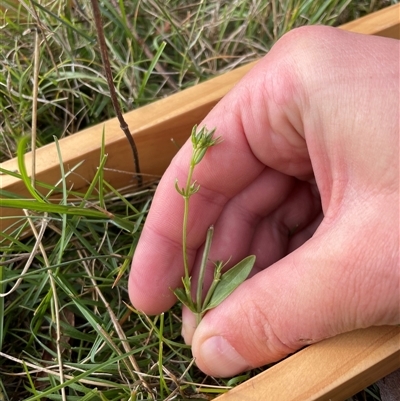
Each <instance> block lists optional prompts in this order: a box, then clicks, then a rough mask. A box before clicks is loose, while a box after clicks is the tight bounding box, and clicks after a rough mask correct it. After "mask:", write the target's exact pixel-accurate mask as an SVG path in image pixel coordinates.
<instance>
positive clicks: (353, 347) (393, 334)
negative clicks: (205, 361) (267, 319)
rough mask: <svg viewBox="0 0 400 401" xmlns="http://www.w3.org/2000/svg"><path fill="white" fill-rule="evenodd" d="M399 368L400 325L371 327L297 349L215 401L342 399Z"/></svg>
mask: <svg viewBox="0 0 400 401" xmlns="http://www.w3.org/2000/svg"><path fill="white" fill-rule="evenodd" d="M398 368H400V327H396V326H384V327H371V328H369V329H365V330H357V331H353V332H350V333H346V334H342V335H339V336H336V337H333V338H330V339H328V340H325V341H322V342H320V343H318V344H314V345H312V346H310V347H308V348H305V349H303V350H302V351H299V352H298V353H296V354H294V355H293V356H291V357H289V358H287V359H285V360H284V361H282V362H280V363H278V364H277V365H275V366H273V367H271V368H269V369H267V370H266V371H265V372H263V373H261V374H259V375H257V376H256V377H254V378H252V379H250V380H247V381H246V382H245V383H243V384H241V385H240V386H238V387H236V388H234V389H232V390H230V391H229V392H227V393H226V394H224V395H222V396H220V397H217V398H216V400H217V401H250V400H257V401H258V400H263V401H268V400H271V401H275V400H279V401H327V400H331V401H342V400H345V399H346V398H348V397H350V396H352V395H354V394H355V393H357V392H358V391H360V390H362V389H363V388H365V387H367V386H368V385H370V384H371V383H374V382H375V381H377V380H379V379H380V378H382V377H384V376H386V375H387V374H389V373H391V372H393V371H394V370H396V369H398Z"/></svg>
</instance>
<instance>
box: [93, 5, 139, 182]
mask: <svg viewBox="0 0 400 401" xmlns="http://www.w3.org/2000/svg"><path fill="white" fill-rule="evenodd" d="M91 4H92V8H93V15H94V21H95V25H96V31H97V38H98V41H99V47H100V53H101V59H102V61H103V65H104V71H105V74H106V78H107V84H108V89H109V91H110V97H111V102H112V105H113V108H114V111H115V114H116V115H117V118H118V121H119V125H120V127H121V129H122V131H123V132H124V134H125V136H126V138H127V139H128V142H129V145H130V146H131V149H132V153H133V160H134V163H135V171H136V179H137V181H138V185H139V187H141V186H142V184H143V177H142V176H141V174H140V165H139V153H138V150H137V147H136V143H135V140H134V139H133V137H132V135H131V133H130V131H129V127H128V124H127V123H126V121H125V119H124V117H123V115H122V112H121V108H120V106H119V103H118V99H117V93H116V91H115V86H114V80H113V76H112V72H111V65H110V60H109V58H108V52H107V45H106V40H105V37H104V29H103V24H102V22H101V13H100V7H99V3H98V0H91Z"/></svg>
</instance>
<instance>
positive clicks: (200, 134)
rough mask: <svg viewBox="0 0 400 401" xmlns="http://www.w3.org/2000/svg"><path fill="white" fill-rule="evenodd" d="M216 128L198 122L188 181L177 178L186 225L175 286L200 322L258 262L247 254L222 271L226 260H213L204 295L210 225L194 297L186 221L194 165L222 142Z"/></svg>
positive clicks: (193, 187) (194, 184)
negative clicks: (178, 283)
mask: <svg viewBox="0 0 400 401" xmlns="http://www.w3.org/2000/svg"><path fill="white" fill-rule="evenodd" d="M214 133H215V128H214V129H212V130H210V131H209V130H208V129H207V128H206V127H205V126H203V127H202V128H200V129H197V125H195V126H194V127H193V129H192V133H191V142H192V157H191V160H190V165H189V172H188V177H187V180H186V185H185V187H183V188H179V185H178V180H176V181H175V188H176V190H177V191H178V193H179V194H180V195H182V197H183V200H184V212H183V229H182V254H183V266H184V275H183V277H182V283H183V288H177V289H175V290H174V294H175V295H176V297H177V298H178V299H179V300H180V301H181V302H182V304H184V305H185V306H187V307H188V308H189V309H190V310H191V311H192V312H193V313H194V314H195V316H196V322H197V324H199V323H200V321H201V319H202V317H203V316H204V314H205V313H206V312H207V311H208V310H210V309H212V308H215V307H216V306H218V305H219V304H220V303H221V302H222V301H223V300H224V299H226V298H227V297H228V296H229V295H230V294H231V293H232V292H233V291H234V290H235V289H236V288H237V287H238V286H239V285H240V284H241V283H243V281H245V280H246V278H247V277H248V275H249V274H250V271H251V269H252V267H253V266H254V263H255V256H254V255H251V256H247V257H246V258H244V259H243V260H242V261H240V262H239V263H237V264H236V265H235V266H234V267H232V268H230V269H229V270H228V271H227V272H226V273H222V270H223V268H224V267H225V265H226V263H224V262H222V261H215V262H214V279H213V281H212V283H211V286H210V288H209V289H208V291H207V293H206V296H205V297H204V299H203V286H204V276H205V271H206V266H207V262H208V255H209V253H210V249H211V243H212V237H213V233H214V227H213V226H210V227H209V228H208V230H207V235H206V240H205V246H204V251H203V255H202V259H201V264H200V272H199V279H198V282H197V288H196V292H195V294H196V296H195V298H194V299H193V298H192V287H191V285H192V283H191V276H190V273H189V270H190V269H189V263H188V255H187V225H188V218H189V200H190V198H191V196H193V195H194V194H195V193H196V192H198V191H199V190H200V184H198V183H197V182H196V181H193V178H192V177H193V172H194V169H195V166H196V165H197V164H199V163H200V162H201V160H202V159H203V158H204V156H205V154H206V152H207V150H208V149H209V148H210V147H212V146H215V145H217V144H219V143H220V142H222V140H221V138H220V137H217V138H214Z"/></svg>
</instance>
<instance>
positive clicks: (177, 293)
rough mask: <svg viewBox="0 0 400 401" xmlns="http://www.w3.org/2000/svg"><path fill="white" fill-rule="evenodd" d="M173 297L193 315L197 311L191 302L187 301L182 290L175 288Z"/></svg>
mask: <svg viewBox="0 0 400 401" xmlns="http://www.w3.org/2000/svg"><path fill="white" fill-rule="evenodd" d="M174 294H175V296H176V297H177V298H178V299H179V301H181V302H182V303H183V305H185V306H187V307H188V308H189V309H190V310H191V311H192V312H193V313H196V312H197V310H196V308H195V306H194V305H193V302H190V301H189V300H188V296H187V294H186V292H185V290H184V289H183V288H176V289H175V290H174Z"/></svg>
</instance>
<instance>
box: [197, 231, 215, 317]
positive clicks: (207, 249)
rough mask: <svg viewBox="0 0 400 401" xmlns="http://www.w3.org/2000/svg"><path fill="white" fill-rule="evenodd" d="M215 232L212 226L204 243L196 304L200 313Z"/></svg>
mask: <svg viewBox="0 0 400 401" xmlns="http://www.w3.org/2000/svg"><path fill="white" fill-rule="evenodd" d="M213 234H214V226H210V227H209V229H208V231H207V237H206V243H205V245H204V251H203V257H202V259H201V264H200V273H199V281H198V284H197V297H196V306H197V312H198V313H200V312H201V310H202V307H201V304H202V298H203V287H204V276H205V274H206V267H207V262H208V255H209V253H210V248H211V241H212V237H213Z"/></svg>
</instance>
